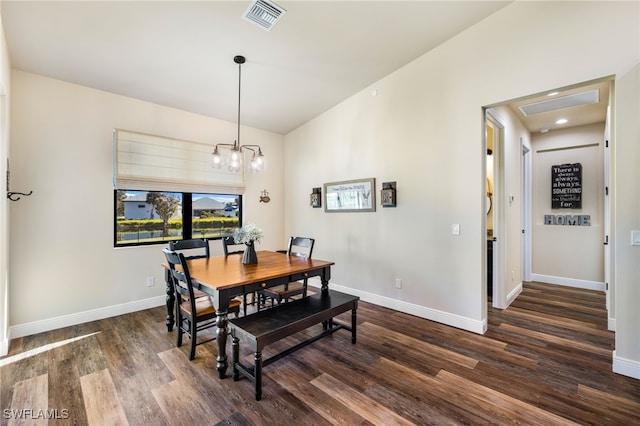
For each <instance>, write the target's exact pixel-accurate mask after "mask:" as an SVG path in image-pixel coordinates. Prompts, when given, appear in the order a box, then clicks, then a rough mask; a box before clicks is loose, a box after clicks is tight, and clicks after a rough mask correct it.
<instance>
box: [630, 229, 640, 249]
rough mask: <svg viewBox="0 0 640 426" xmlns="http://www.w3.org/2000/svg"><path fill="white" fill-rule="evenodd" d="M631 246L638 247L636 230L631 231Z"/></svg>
mask: <svg viewBox="0 0 640 426" xmlns="http://www.w3.org/2000/svg"><path fill="white" fill-rule="evenodd" d="M631 245H632V246H640V231H638V230H636V229H632V230H631Z"/></svg>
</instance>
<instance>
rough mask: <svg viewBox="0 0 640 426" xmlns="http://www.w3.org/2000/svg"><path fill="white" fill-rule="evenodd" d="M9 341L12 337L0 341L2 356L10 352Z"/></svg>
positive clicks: (0, 353) (0, 354)
mask: <svg viewBox="0 0 640 426" xmlns="http://www.w3.org/2000/svg"><path fill="white" fill-rule="evenodd" d="M9 341H10V337H7V338H6V339H4V340H2V341H1V342H0V356H6V355H7V354H8V353H9Z"/></svg>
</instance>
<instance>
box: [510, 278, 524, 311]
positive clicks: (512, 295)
mask: <svg viewBox="0 0 640 426" xmlns="http://www.w3.org/2000/svg"><path fill="white" fill-rule="evenodd" d="M520 293H522V282H520V283H519V284H518V285H517V286H516V288H514V289H513V290H511V293H509V294H507V306H510V305H511V304H512V303H513V301H514V300H516V297H518V295H519V294H520Z"/></svg>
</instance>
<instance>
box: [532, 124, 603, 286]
mask: <svg viewBox="0 0 640 426" xmlns="http://www.w3.org/2000/svg"><path fill="white" fill-rule="evenodd" d="M603 141H604V123H600V124H594V125H589V126H579V127H572V128H569V129H562V130H554V131H551V132H549V133H545V134H540V133H538V134H536V135H534V136H533V140H532V147H533V188H532V193H533V206H532V225H533V227H532V235H533V245H532V247H533V250H532V273H533V274H534V275H533V278H534V280H536V281H543V282H551V283H555V284H565V285H575V286H581V287H586V288H593V289H601V290H604V249H603V245H602V242H603V241H604V236H603V234H604V231H603V226H604V225H603V214H604V176H603V173H604V159H603V150H604V146H603ZM566 163H581V164H582V190H583V194H582V209H552V208H551V166H552V165H558V164H566ZM545 215H589V216H590V217H591V226H558V225H545V223H544V216H545Z"/></svg>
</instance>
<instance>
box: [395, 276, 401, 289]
mask: <svg viewBox="0 0 640 426" xmlns="http://www.w3.org/2000/svg"><path fill="white" fill-rule="evenodd" d="M396 288H402V280H401V279H400V278H396Z"/></svg>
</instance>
